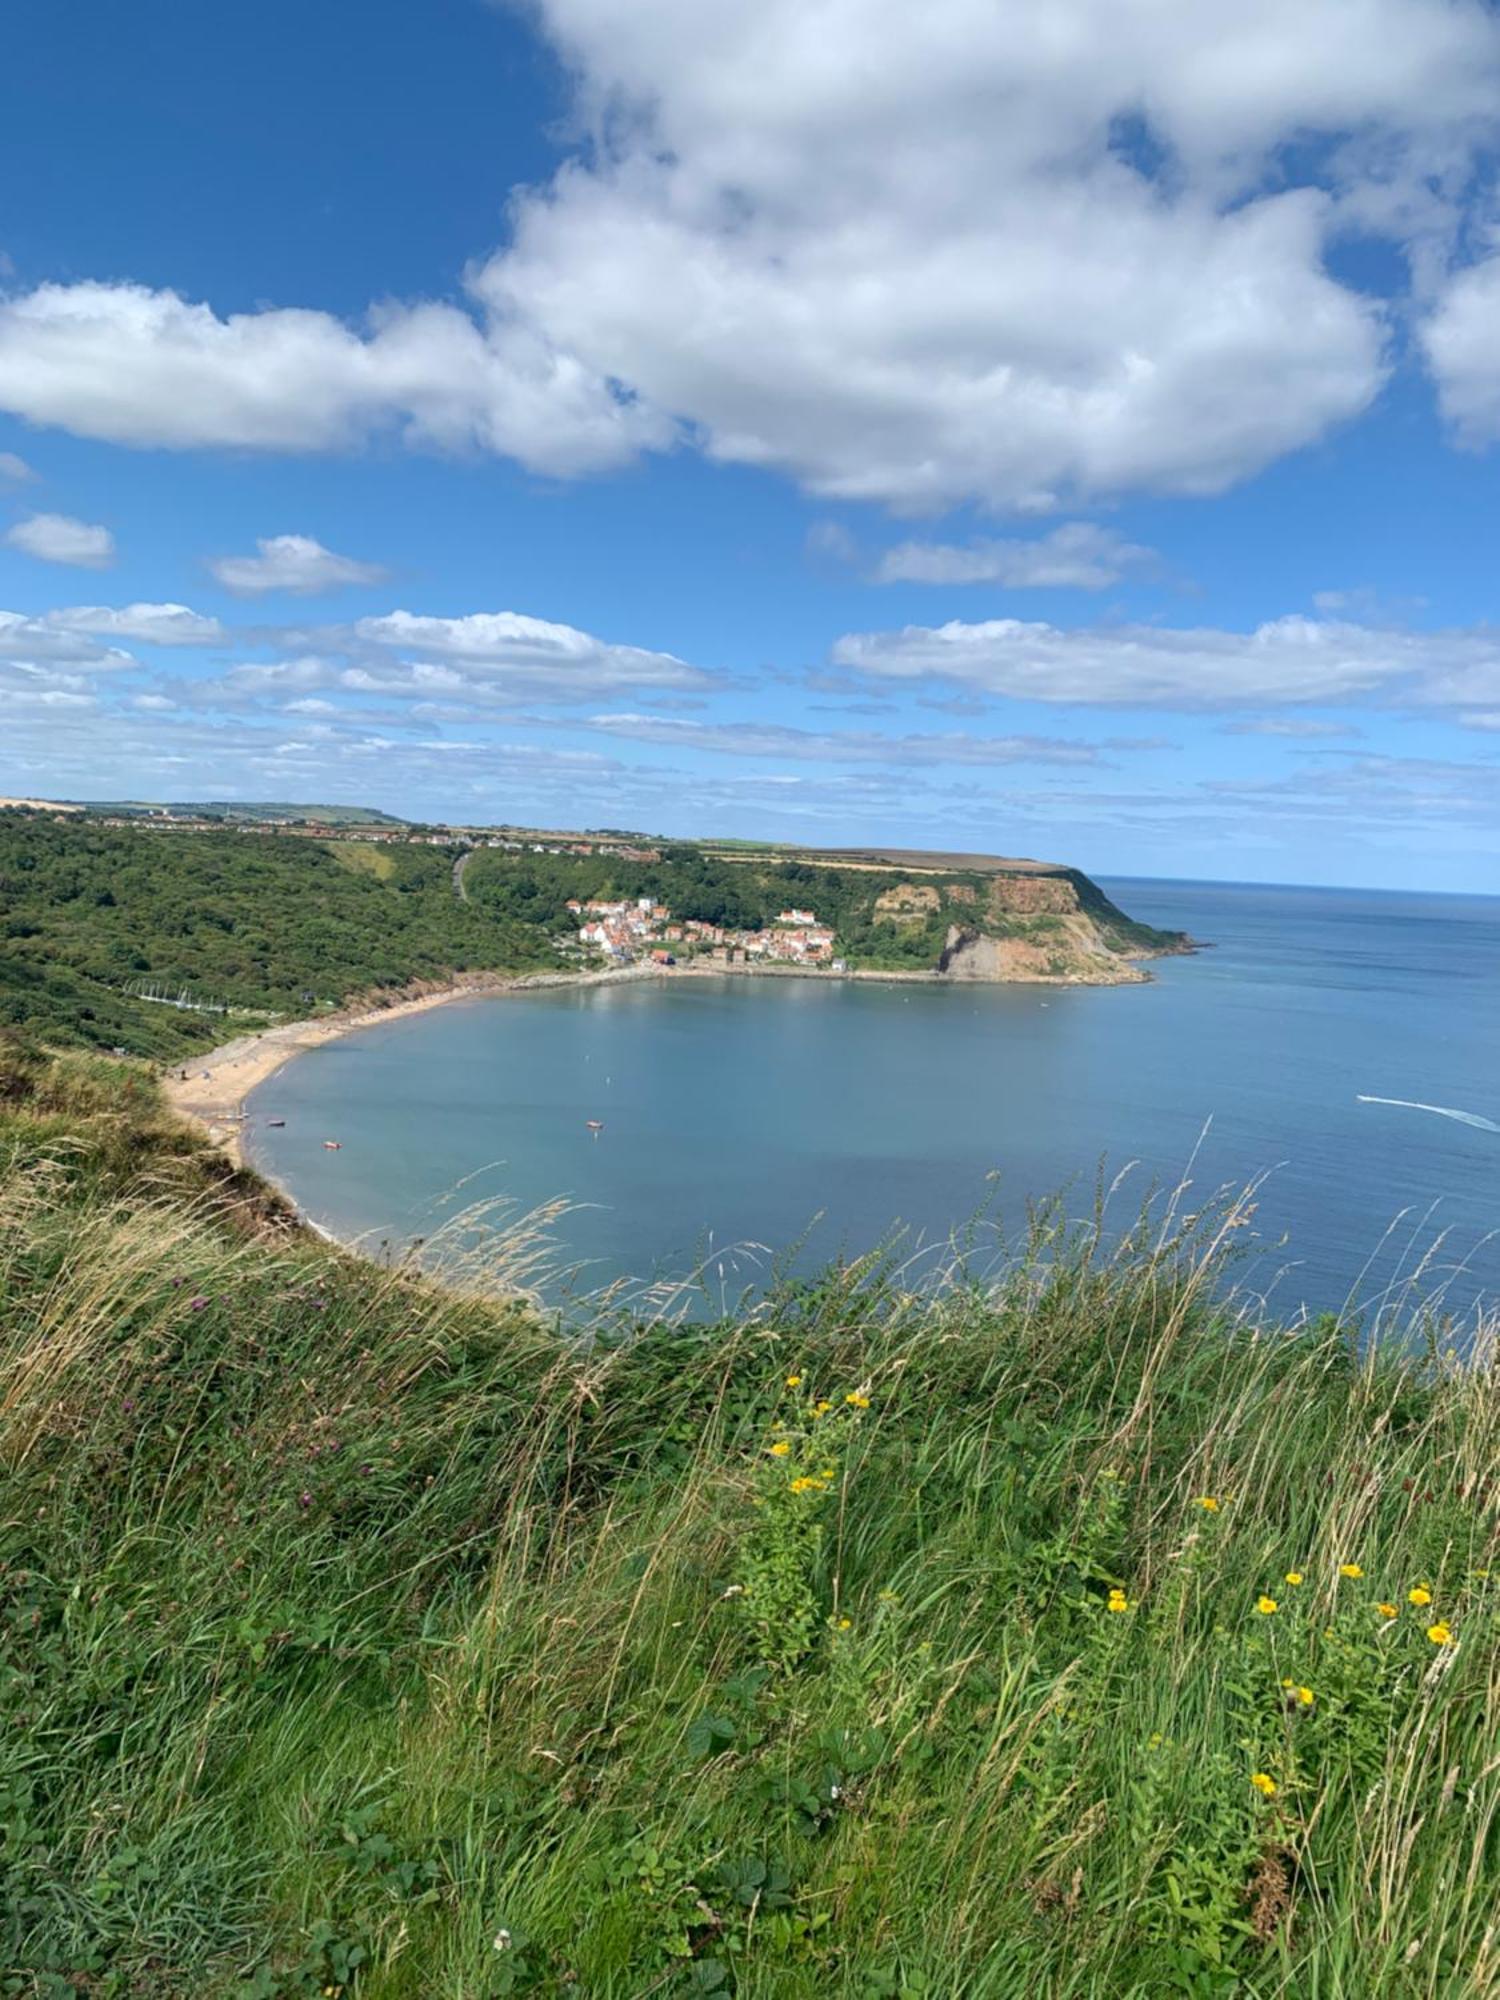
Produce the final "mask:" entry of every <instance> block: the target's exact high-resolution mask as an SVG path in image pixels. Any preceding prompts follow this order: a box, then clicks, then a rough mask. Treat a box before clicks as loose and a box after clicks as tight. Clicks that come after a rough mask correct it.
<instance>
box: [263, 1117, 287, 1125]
mask: <svg viewBox="0 0 1500 2000" xmlns="http://www.w3.org/2000/svg"><path fill="white" fill-rule="evenodd" d="M266 1123H267V1124H268V1125H271V1126H277V1125H285V1123H286V1120H285V1119H284V1118H268V1119H267V1120H266Z"/></svg>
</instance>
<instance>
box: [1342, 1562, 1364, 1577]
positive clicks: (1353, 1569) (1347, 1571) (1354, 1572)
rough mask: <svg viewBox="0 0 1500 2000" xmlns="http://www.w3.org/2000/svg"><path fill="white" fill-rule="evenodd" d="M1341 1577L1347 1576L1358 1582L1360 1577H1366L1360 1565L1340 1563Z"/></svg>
mask: <svg viewBox="0 0 1500 2000" xmlns="http://www.w3.org/2000/svg"><path fill="white" fill-rule="evenodd" d="M1339 1575H1340V1576H1347V1577H1349V1578H1351V1579H1353V1580H1356V1581H1357V1580H1358V1579H1359V1578H1360V1577H1362V1576H1363V1575H1364V1571H1363V1570H1362V1569H1361V1568H1360V1566H1359V1564H1358V1563H1340V1564H1339Z"/></svg>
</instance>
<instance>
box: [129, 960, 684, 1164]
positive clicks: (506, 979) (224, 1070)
mask: <svg viewBox="0 0 1500 2000" xmlns="http://www.w3.org/2000/svg"><path fill="white" fill-rule="evenodd" d="M656 970H657V968H656V967H654V966H652V967H649V968H645V967H641V968H637V967H635V966H625V967H619V968H614V967H612V968H610V969H608V970H606V971H602V972H522V973H477V974H474V975H473V976H471V977H465V978H460V979H455V980H453V981H451V982H450V983H448V984H446V985H437V986H432V987H430V988H428V989H426V990H425V991H422V992H413V991H412V990H411V989H409V988H402V989H398V990H399V991H400V992H402V993H404V995H405V997H404V998H393V999H391V1000H389V1001H387V1002H386V1003H385V1004H383V1005H380V1004H374V1005H359V1004H356V1005H355V1006H352V1007H345V1008H340V1009H338V1010H337V1011H336V1012H334V1013H331V1014H326V1015H321V1016H319V1015H311V1016H309V1017H308V1018H307V1019H305V1020H301V1021H280V1022H278V1023H277V1024H276V1026H275V1027H272V1028H258V1029H256V1030H255V1031H254V1032H253V1033H251V1034H247V1035H239V1036H237V1037H236V1038H235V1039H234V1040H233V1041H230V1042H224V1043H223V1044H221V1046H220V1047H218V1048H216V1049H209V1050H208V1051H206V1052H205V1053H204V1054H202V1055H195V1056H193V1057H191V1058H190V1059H189V1060H188V1061H186V1062H174V1063H173V1064H172V1065H171V1066H170V1068H168V1069H167V1070H166V1071H165V1072H164V1073H163V1074H162V1078H161V1084H162V1090H163V1092H164V1093H165V1095H166V1099H167V1102H168V1103H169V1104H170V1105H171V1107H172V1109H173V1110H174V1111H175V1112H177V1113H178V1115H179V1116H180V1117H183V1118H186V1119H187V1120H188V1122H189V1123H190V1124H192V1125H196V1126H197V1127H198V1129H199V1130H200V1131H201V1132H202V1133H203V1134H204V1135H205V1137H206V1138H207V1139H208V1141H209V1143H210V1145H212V1146H216V1147H217V1148H218V1150H219V1151H220V1152H221V1153H224V1154H227V1156H228V1157H229V1158H230V1159H231V1160H232V1161H233V1162H234V1164H235V1165H236V1166H237V1167H245V1166H248V1165H249V1164H250V1163H249V1161H248V1159H247V1158H246V1156H245V1149H244V1146H243V1144H242V1136H243V1128H244V1122H245V1113H244V1101H245V1099H246V1098H247V1097H248V1096H249V1094H250V1092H251V1091H253V1090H257V1089H259V1087H260V1085H261V1084H263V1083H265V1082H266V1081H267V1079H268V1078H270V1077H272V1076H274V1075H275V1074H276V1072H277V1070H279V1069H280V1068H281V1067H282V1065H283V1064H284V1063H288V1062H290V1061H291V1059H292V1057H293V1056H297V1055H301V1054H302V1053H303V1051H304V1050H306V1049H317V1048H322V1047H323V1045H324V1044H325V1043H327V1042H335V1041H339V1040H341V1039H342V1037H343V1036H345V1035H352V1034H356V1033H358V1031H359V1030H360V1029H361V1028H378V1027H379V1026H380V1024H381V1023H382V1022H383V1021H399V1020H402V1019H404V1018H405V1016H407V1015H408V1014H425V1013H427V1012H429V1011H430V1009H432V1008H434V1007H443V1006H446V1005H447V1003H448V1002H449V1001H450V1000H487V999H500V998H503V997H504V995H506V994H507V993H518V992H525V991H536V990H537V989H538V988H546V987H550V986H599V985H606V984H618V983H619V982H620V981H622V980H626V979H638V978H640V977H641V976H642V973H643V972H655V971H656ZM284 1192H285V1190H283V1193H284ZM288 1199H290V1196H288Z"/></svg>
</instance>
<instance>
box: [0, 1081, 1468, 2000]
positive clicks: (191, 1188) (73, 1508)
mask: <svg viewBox="0 0 1500 2000" xmlns="http://www.w3.org/2000/svg"><path fill="white" fill-rule="evenodd" d="M0 1082H3V1079H0ZM0 1097H8V1100H9V1101H8V1108H6V1109H5V1110H4V1111H3V1112H0V1160H3V1162H4V1164H3V1166H0V1355H3V1366H0V1478H3V1489H0V1704H3V1719H4V1724H5V1728H4V1736H3V1742H0V1923H3V1929H0V1990H4V1991H10V1992H14V1993H19V1994H60V1993H76V1992H88V1993H91V1994H136V1993H141V1994H153V1995H155V1994H162V1995H178V1994H181V1995H188V1994H193V1995H200V1994H220V1993H223V1994H234V1993H239V1994H247V1995H248V1994H256V1995H261V1996H269V1995H281V1994H287V1995H292V1994H303V1993H309V1994H311V1993H327V1992H328V1991H329V1990H330V1989H332V1990H333V1991H335V1992H346V1993H350V1994H357V1995H359V1996H361V2000H397V1996H402V2000H405V1996H412V2000H417V1997H418V1996H420V2000H427V1996H454V2000H457V1997H458V1996H466V2000H473V1996H483V1995H491V1994H497V1995H498V1994H508V1993H527V1994H538V1995H563V1994H574V1995H580V1996H589V2000H595V1996H599V1997H600V2000H604V1996H619V1997H620V2000H638V1996H646V1995H657V1994H660V1995H679V1994H692V1993H699V1994H701V1993H715V1992H717V1993H721V1994H738V1995H746V1996H749V1995H755V1996H776V2000H783V1996H785V1997H786V2000H800V1996H808V2000H812V1996H825V1995H849V1996H854V1995H861V1996H875V1995H923V1996H943V2000H949V1996H960V1995H963V1996H968V1995H974V1996H992V1995H993V1996H1010V1995H1017V1996H1020V1995H1027V1996H1031V1995H1039V1994H1045V1995H1049V1996H1050V1995H1058V1996H1073V1995H1077V1996H1085V1995H1115V1994H1119V1995H1137V1996H1142V2000H1144V1996H1156V1995H1160V1994H1173V1993H1182V1994H1204V1995H1213V1994H1245V1995H1265V1996H1269V1995H1297V1996H1309V2000H1311V1996H1318V2000H1328V1996H1366V1995H1386V1994H1390V1995H1397V1996H1406V1995H1410V1996H1419V1995H1420V1996H1439V1995H1441V1996H1458V1995H1465V1996H1467V1995H1481V1994H1486V1993H1489V1992H1493V1991H1495V1990H1497V1987H1500V1910H1497V1883H1500V1819H1497V1812H1500V1721H1497V1717H1500V1645H1497V1639H1500V1585H1497V1581H1496V1578H1495V1577H1494V1576H1492V1574H1491V1566H1492V1564H1496V1563H1497V1551H1496V1542H1497V1534H1500V1518H1497V1495H1496V1492H1495V1489H1494V1485H1493V1480H1494V1477H1495V1471H1496V1460H1497V1449H1500V1383H1497V1374H1496V1368H1495V1356H1494V1348H1493V1340H1492V1338H1490V1337H1489V1336H1488V1335H1486V1334H1485V1332H1484V1331H1483V1330H1481V1335H1480V1339H1479V1343H1478V1346H1477V1348H1476V1349H1475V1350H1474V1351H1473V1352H1472V1353H1469V1354H1466V1356H1465V1357H1464V1358H1463V1359H1462V1360H1461V1361H1460V1360H1459V1359H1458V1358H1457V1357H1455V1356H1454V1355H1451V1354H1448V1353H1445V1352H1444V1351H1443V1350H1442V1347H1441V1345H1440V1342H1439V1339H1438V1337H1437V1335H1436V1333H1435V1331H1434V1328H1433V1327H1431V1326H1428V1327H1426V1328H1425V1329H1417V1330H1416V1333H1415V1334H1414V1337H1413V1339H1412V1341H1410V1342H1408V1343H1407V1344H1406V1345H1404V1346H1403V1345H1398V1344H1393V1343H1384V1344H1377V1345H1371V1344H1369V1343H1368V1342H1362V1341H1361V1340H1359V1339H1358V1338H1357V1337H1356V1331H1355V1329H1353V1328H1351V1327H1349V1326H1347V1325H1341V1324H1338V1323H1335V1322H1322V1323H1319V1324H1318V1325H1316V1326H1311V1327H1303V1328H1300V1329H1297V1330H1295V1331H1292V1332H1283V1331H1280V1330H1278V1329H1276V1328H1275V1327H1269V1326H1260V1325H1256V1324H1254V1323H1251V1322H1250V1321H1247V1320H1246V1319H1245V1318H1244V1317H1243V1316H1242V1315H1239V1314H1236V1313H1234V1312H1233V1311H1232V1310H1230V1309H1229V1308H1227V1307H1225V1306H1224V1305H1223V1304H1222V1303H1221V1298H1222V1288H1221V1287H1220V1286H1218V1285H1217V1284H1216V1282H1215V1279H1216V1272H1217V1270H1218V1267H1219V1260H1220V1259H1221V1258H1222V1256H1223V1254H1224V1252H1225V1249H1226V1247H1227V1245H1228V1244H1229V1243H1231V1242H1232V1241H1233V1240H1234V1224H1235V1223H1236V1222H1237V1220H1239V1219H1240V1218H1239V1217H1238V1216H1237V1215H1236V1213H1235V1211H1234V1210H1233V1208H1231V1209H1230V1210H1228V1211H1227V1212H1224V1213H1221V1214H1217V1215H1210V1216H1202V1217H1199V1218H1197V1219H1195V1220H1194V1221H1193V1222H1191V1223H1183V1222H1182V1221H1180V1220H1178V1219H1176V1218H1168V1217H1164V1216H1163V1215H1160V1214H1148V1215H1146V1216H1144V1217H1143V1218H1142V1221H1141V1223H1140V1225H1139V1227H1137V1228H1136V1229H1135V1230H1133V1231H1130V1232H1127V1234H1126V1236H1125V1239H1124V1240H1123V1241H1121V1242H1119V1243H1118V1244H1116V1245H1114V1246H1113V1247H1111V1246H1109V1245H1107V1244H1106V1241H1105V1239H1104V1237H1103V1236H1102V1234H1101V1232H1100V1231H1099V1230H1098V1229H1097V1228H1095V1227H1092V1226H1084V1227H1070V1226H1069V1225H1068V1224H1067V1223H1066V1222H1065V1220H1064V1219H1063V1217H1062V1216H1061V1215H1060V1214H1058V1213H1053V1212H1045V1213H1042V1214H1039V1215H1038V1217H1037V1218H1036V1222H1035V1225H1034V1228H1033V1231H1032V1234H1031V1238H1030V1241H1029V1242H1028V1243H1027V1244H1026V1245H1024V1246H1022V1248H1021V1250H1020V1251H1019V1252H1018V1254H1017V1256H1016V1258H1015V1260H1014V1261H1013V1262H1012V1264H1011V1265H1010V1266H1009V1267H1007V1269H1005V1270H1004V1271H1003V1272H1001V1273H999V1274H998V1275H994V1276H991V1277H989V1278H987V1279H986V1280H985V1281H984V1282H982V1283H981V1282H978V1281H974V1280H971V1279H967V1278H966V1277H965V1276H964V1274H963V1272H962V1270H961V1269H960V1270H956V1271H955V1272H954V1274H953V1276H952V1282H950V1283H949V1284H948V1285H947V1286H946V1287H942V1288H938V1289H937V1290H934V1288H933V1287H932V1286H931V1285H930V1284H926V1283H924V1284H922V1285H920V1286H917V1285H915V1284H913V1283H910V1282H908V1281H907V1279H906V1277H905V1274H903V1272H902V1270H901V1269H900V1268H899V1267H895V1268H892V1267H890V1266H888V1265H864V1266H856V1267H854V1268H853V1269H850V1270H844V1271H840V1272H837V1273H834V1274H831V1275H830V1276H829V1277H828V1278H827V1279H825V1280H824V1281H822V1282H820V1283H817V1284H813V1285H803V1286H800V1287H795V1288H794V1287H790V1286H788V1287H784V1288H783V1289H781V1290H780V1291H779V1292H777V1293H776V1294H774V1295H773V1296H772V1297H770V1298H768V1299H766V1300H764V1301H763V1302H762V1303H761V1304H760V1305H758V1306H757V1307H755V1308H754V1309H753V1310H747V1311H745V1312H742V1313H740V1314H738V1315H737V1316H736V1317H734V1318H733V1319H732V1320H730V1321H727V1322H720V1323H711V1324H704V1323H688V1322H684V1321H680V1320H676V1321H674V1320H672V1319H671V1318H658V1319H656V1320H655V1321H652V1320H649V1319H645V1318H642V1317H641V1315H640V1313H639V1310H638V1309H637V1310H635V1311H631V1310H627V1309H625V1307H624V1306H623V1305H622V1304H621V1303H620V1302H615V1303H614V1304H613V1305H612V1306H611V1307H610V1308H609V1309H607V1310H602V1311H601V1314H600V1317H599V1320H598V1323H597V1324H596V1325H595V1326H594V1327H593V1328H592V1329H591V1330H590V1337H589V1338H587V1339H586V1340H585V1339H579V1338H577V1337H576V1336H573V1337H569V1338H562V1337H560V1334H559V1329H558V1328H557V1327H556V1326H555V1325H553V1324H550V1323H549V1322H548V1321H547V1319H546V1317H545V1316H544V1315H542V1314H541V1313H539V1312H537V1311H536V1310H533V1309H530V1308H527V1307H525V1306H522V1305H519V1304H513V1305H507V1304H504V1303H496V1302H495V1301H494V1300H493V1299H487V1298H485V1297H483V1296H480V1295H478V1294H477V1293H474V1292H467V1291H464V1290H461V1289H459V1290H455V1289H446V1288H444V1287H442V1286H440V1285H438V1284H436V1283H435V1282H433V1281H431V1280H429V1279H427V1278H424V1277H423V1276H421V1275H420V1274H419V1273H418V1272H416V1271H414V1270H411V1269H407V1268H383V1267H381V1266H379V1265H377V1264H373V1263H368V1262H363V1261H360V1260H357V1259H354V1258H351V1257H348V1256H346V1255H344V1254H342V1253H340V1252H338V1251H336V1250H334V1249H332V1248H330V1247H328V1246H325V1245H322V1244H318V1243H314V1242H311V1241H309V1240H307V1239H306V1238H304V1237H302V1236H301V1235H299V1234H298V1233H296V1232H294V1231H290V1230H287V1229H284V1228H281V1227H279V1226H278V1225H277V1222H276V1210H275V1205H274V1204H268V1203H267V1202H266V1201H265V1200H264V1198H262V1197H258V1196H257V1195H256V1193H255V1191H254V1190H253V1189H251V1188H249V1187H247V1186H244V1185H241V1184H236V1183H233V1182H228V1183H226V1181H225V1180H224V1178H223V1176H222V1174H221V1173H220V1172H218V1171H217V1170H216V1169H214V1168H212V1167H210V1166H209V1165H208V1164H206V1163H205V1161H204V1160H203V1158H202V1157H201V1156H200V1155H198V1154H197V1153H196V1152H195V1151H194V1150H193V1148H192V1147H191V1146H190V1145H189V1144H188V1142H187V1141H185V1140H184V1139H183V1138H182V1136H181V1134H180V1133H175V1132H174V1131H173V1128H171V1127H170V1125H169V1124H168V1123H166V1122H165V1121H164V1120H163V1118H162V1115H161V1113H160V1111H159V1108H158V1107H157V1106H156V1105H155V1103H154V1100H153V1098H152V1095H151V1092H150V1090H149V1088H148V1087H147V1085H146V1084H145V1083H144V1082H143V1080H142V1079H141V1077H140V1075H139V1074H138V1073H137V1074H132V1073H128V1072H122V1071H118V1070H112V1069H111V1068H110V1067H109V1066H108V1065H94V1066H92V1067H91V1068H87V1069H80V1067H79V1066H78V1065H77V1064H62V1065H33V1066H32V1067H31V1068H30V1069H29V1070H27V1071H26V1072H25V1073H24V1075H21V1076H20V1077H19V1080H17V1077H16V1075H15V1074H13V1075H12V1079H11V1085H10V1087H9V1089H8V1091H7V1090H5V1089H0ZM533 1247H534V1246H533V1244H532V1243H531V1241H530V1240H529V1239H524V1240H522V1241H521V1242H519V1243H518V1244H517V1245H516V1246H515V1253H514V1254H515V1257H516V1258H517V1260H518V1263H517V1265H516V1268H518V1269H519V1268H525V1266H526V1263H527V1260H528V1259H529V1257H530V1255H531V1252H532V1249H533ZM637 1306H638V1302H637ZM1491 1331H1492V1330H1491ZM823 1404H826V1405H827V1408H826V1409H822V1410H820V1408H819V1406H820V1405H823ZM782 1446H784V1447H785V1449H784V1450H782V1449H779V1447H782ZM1209 1503H1212V1504H1209ZM1351 1570H1352V1571H1355V1572H1357V1573H1356V1574H1347V1573H1344V1572H1346V1571H1351ZM1293 1577H1296V1578H1299V1579H1300V1581H1296V1582H1293V1581H1291V1580H1290V1579H1291V1578H1293ZM1413 1592H1416V1593H1417V1596H1418V1598H1419V1600H1420V1599H1422V1598H1423V1593H1426V1594H1427V1596H1428V1597H1429V1598H1430V1601H1419V1602H1417V1603H1413V1602H1411V1601H1410V1594H1411V1593H1413ZM1258 1602H1260V1603H1262V1604H1264V1605H1270V1604H1271V1603H1273V1602H1274V1604H1275V1606H1276V1608H1275V1609H1274V1610H1266V1609H1261V1610H1258V1609H1257V1608H1256V1607H1257V1603H1258ZM1111 1605H1115V1606H1119V1607H1122V1608H1118V1609H1111V1608H1110V1607H1111ZM1381 1606H1389V1607H1393V1611H1394V1615H1387V1614H1386V1613H1385V1612H1383V1611H1382V1609H1381V1608H1380V1607H1381ZM1430 1633H1434V1634H1437V1635H1438V1636H1437V1637H1432V1636H1429V1634H1430ZM1257 1780H1258V1781H1259V1782H1256V1781H1257ZM5 1982H8V1984H7V1983H5Z"/></svg>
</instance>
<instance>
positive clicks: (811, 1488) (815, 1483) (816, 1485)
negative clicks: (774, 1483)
mask: <svg viewBox="0 0 1500 2000" xmlns="http://www.w3.org/2000/svg"><path fill="white" fill-rule="evenodd" d="M822 1486H823V1482H822V1480H821V1479H809V1478H808V1477H807V1475H806V1474H805V1473H804V1474H803V1476H802V1477H801V1478H800V1479H794V1480H793V1481H792V1491H793V1492H794V1493H817V1492H820V1491H821V1490H822Z"/></svg>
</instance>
